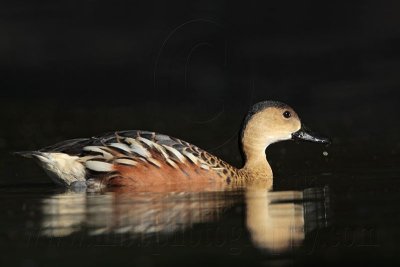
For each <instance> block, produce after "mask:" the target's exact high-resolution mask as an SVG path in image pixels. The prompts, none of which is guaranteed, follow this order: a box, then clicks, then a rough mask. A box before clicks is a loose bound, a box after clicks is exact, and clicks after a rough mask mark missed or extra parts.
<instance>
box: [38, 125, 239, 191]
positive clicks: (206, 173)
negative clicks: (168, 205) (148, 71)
mask: <svg viewBox="0 0 400 267" xmlns="http://www.w3.org/2000/svg"><path fill="white" fill-rule="evenodd" d="M40 152H45V153H54V152H60V153H65V154H68V155H71V156H77V157H78V160H79V161H80V162H81V163H82V164H84V166H85V167H86V169H87V171H88V172H87V174H88V175H87V177H90V178H92V177H95V178H96V177H98V176H101V177H102V179H103V180H104V178H106V179H105V180H106V182H109V181H110V180H112V179H115V181H114V183H115V184H126V183H127V182H128V181H130V182H132V183H135V184H140V183H142V184H143V183H144V184H150V183H158V182H160V183H162V182H163V180H165V179H169V180H173V181H172V182H180V181H182V179H185V180H188V179H190V178H193V177H194V176H202V177H206V179H207V180H213V179H215V178H216V177H225V176H229V175H227V171H226V169H228V170H229V169H230V168H232V167H230V165H229V164H227V163H225V162H224V161H222V160H220V159H218V158H217V157H215V156H213V155H211V154H210V153H208V152H206V151H204V150H202V149H200V148H198V147H197V146H194V145H192V144H190V143H187V142H185V141H182V140H180V139H178V138H174V137H170V136H167V135H164V134H159V133H155V132H148V131H138V130H132V131H118V132H112V133H107V134H104V135H101V136H96V137H92V138H86V139H73V140H67V141H63V142H60V143H58V144H55V145H53V146H49V147H46V148H43V149H41V150H40ZM210 171H211V172H210ZM166 177H168V178H166ZM166 182H168V181H166Z"/></svg>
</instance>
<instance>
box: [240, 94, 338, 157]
mask: <svg viewBox="0 0 400 267" xmlns="http://www.w3.org/2000/svg"><path fill="white" fill-rule="evenodd" d="M283 140H304V141H310V142H315V143H321V144H328V143H330V141H329V139H328V138H326V137H322V136H319V135H317V134H315V133H314V132H312V131H310V130H309V129H308V128H307V127H305V126H304V125H303V124H302V122H301V120H300V118H299V116H298V115H297V113H296V112H295V111H294V110H293V109H292V108H291V107H289V106H288V105H286V104H284V103H281V102H276V101H264V102H259V103H257V104H255V105H254V106H253V107H252V108H251V109H250V111H249V113H248V114H247V116H246V118H245V121H244V125H243V129H242V134H241V141H242V145H243V150H244V153H245V155H246V158H247V159H249V158H251V157H253V156H257V157H259V156H260V153H262V155H265V154H264V153H265V149H266V148H267V147H268V146H269V145H270V144H272V143H275V142H278V141H283ZM264 158H265V156H264Z"/></svg>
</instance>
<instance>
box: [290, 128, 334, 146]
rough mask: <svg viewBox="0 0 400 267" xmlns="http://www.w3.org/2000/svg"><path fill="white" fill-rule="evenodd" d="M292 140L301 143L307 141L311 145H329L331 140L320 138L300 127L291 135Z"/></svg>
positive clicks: (307, 129)
mask: <svg viewBox="0 0 400 267" xmlns="http://www.w3.org/2000/svg"><path fill="white" fill-rule="evenodd" d="M292 139H294V140H302V141H309V142H313V143H320V144H327V145H328V144H330V143H331V140H330V139H329V138H327V137H324V136H321V135H319V134H317V133H315V132H313V131H312V130H310V129H309V128H307V127H306V126H302V127H301V129H300V130H298V131H297V132H295V133H293V134H292Z"/></svg>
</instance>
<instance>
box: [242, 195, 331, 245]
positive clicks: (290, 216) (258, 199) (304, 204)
mask: <svg viewBox="0 0 400 267" xmlns="http://www.w3.org/2000/svg"><path fill="white" fill-rule="evenodd" d="M245 195H246V207H247V214H246V225H247V228H248V230H249V232H250V234H251V239H252V240H253V242H254V244H255V245H256V246H258V247H261V248H265V249H269V250H271V251H274V252H281V251H285V250H287V249H290V248H294V247H296V246H299V245H300V244H301V243H302V241H303V240H304V239H305V236H306V234H307V233H309V232H311V231H312V230H315V229H316V228H318V227H324V226H326V224H327V217H328V216H327V212H328V205H329V198H328V188H323V189H321V188H309V189H306V190H304V191H281V192H279V191H278V192H273V191H266V190H261V189H260V188H258V187H249V188H247V190H246V193H245Z"/></svg>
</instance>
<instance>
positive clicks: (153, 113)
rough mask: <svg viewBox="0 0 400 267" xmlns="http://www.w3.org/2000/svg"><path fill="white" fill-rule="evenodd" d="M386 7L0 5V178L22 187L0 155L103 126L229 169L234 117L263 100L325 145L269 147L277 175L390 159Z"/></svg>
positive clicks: (390, 33) (395, 30) (398, 69)
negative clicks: (325, 139) (287, 110)
mask: <svg viewBox="0 0 400 267" xmlns="http://www.w3.org/2000/svg"><path fill="white" fill-rule="evenodd" d="M399 14H400V2H398V1H394V0H393V1H332V2H326V1H259V2H257V1H242V2H233V1H190V2H189V1H127V2H123V1H70V0H68V1H39V2H38V1H35V2H33V1H2V2H1V3H0V36H1V42H0V88H1V90H0V96H1V103H0V111H1V114H0V119H1V121H2V127H1V130H0V148H1V149H2V151H3V155H7V156H6V157H5V159H4V160H2V164H1V165H2V166H1V167H2V168H1V172H2V176H3V177H6V178H4V179H3V181H2V182H3V183H4V182H9V181H12V182H16V181H18V182H20V181H24V179H26V180H29V181H32V180H31V178H25V177H26V172H24V170H23V169H22V170H19V171H16V170H15V168H14V167H12V168H9V167H10V166H13V164H15V165H16V164H29V163H26V162H24V163H20V159H17V158H15V157H13V156H10V155H9V154H8V152H12V151H16V150H28V149H36V148H39V147H42V146H47V145H49V144H52V143H54V142H56V141H60V140H63V139H68V138H76V137H85V136H93V135H97V134H99V133H102V132H107V131H112V130H117V129H119V130H122V129H144V130H154V131H158V132H162V133H166V134H170V135H173V136H176V137H180V138H182V139H184V140H187V141H189V142H192V143H194V144H197V145H198V146H200V147H202V148H205V149H207V150H209V151H211V152H212V153H214V154H216V155H218V156H221V157H223V158H224V159H226V160H227V161H228V162H231V163H233V164H236V165H238V164H240V156H239V153H238V152H239V151H238V149H237V137H238V135H237V133H238V131H239V127H240V124H241V121H242V119H243V117H244V115H245V113H246V111H247V110H248V109H249V107H250V106H251V104H254V103H256V102H257V101H261V100H266V99H271V100H280V101H283V102H286V103H287V104H289V105H291V106H292V107H293V108H294V109H295V110H296V111H297V112H298V113H299V115H300V117H301V118H302V119H303V120H304V121H306V122H307V124H308V125H309V126H310V127H311V128H314V129H315V130H318V131H320V132H322V133H324V134H325V135H328V136H330V137H332V138H333V140H334V144H333V146H332V147H330V148H328V149H327V151H328V153H329V155H328V157H323V156H322V151H324V149H325V148H323V147H320V146H318V145H317V146H316V145H311V144H310V145H308V144H303V145H296V144H294V143H290V142H286V143H284V144H277V145H274V146H272V147H271V150H270V151H271V152H269V153H271V157H270V158H271V162H272V164H273V166H274V169H275V170H277V173H278V174H279V173H281V174H285V173H293V172H295V170H294V169H293V168H292V169H290V168H288V167H291V166H295V167H296V170H301V169H303V170H304V169H308V170H310V167H313V168H314V169H315V168H316V169H318V167H320V168H321V169H324V170H328V171H334V170H340V169H343V168H348V167H349V168H350V167H354V166H365V165H368V166H369V167H370V168H373V167H379V168H380V167H385V168H390V167H393V166H395V165H396V162H398V151H399V148H400V142H399V141H398V140H399V138H398V136H399V135H398V133H399V120H398V114H399V112H398V100H399V93H398V91H399V86H400V76H399V73H400V54H399V51H400V49H399V44H400V39H399V37H400V16H399ZM304 155H305V156H304ZM302 156H304V157H302ZM17 162H18V163H17ZM25 166H26V165H25ZM16 172H17V174H20V178H19V179H18V180H16V179H15V178H14V177H15V175H16ZM21 174H24V175H22V177H21Z"/></svg>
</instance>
